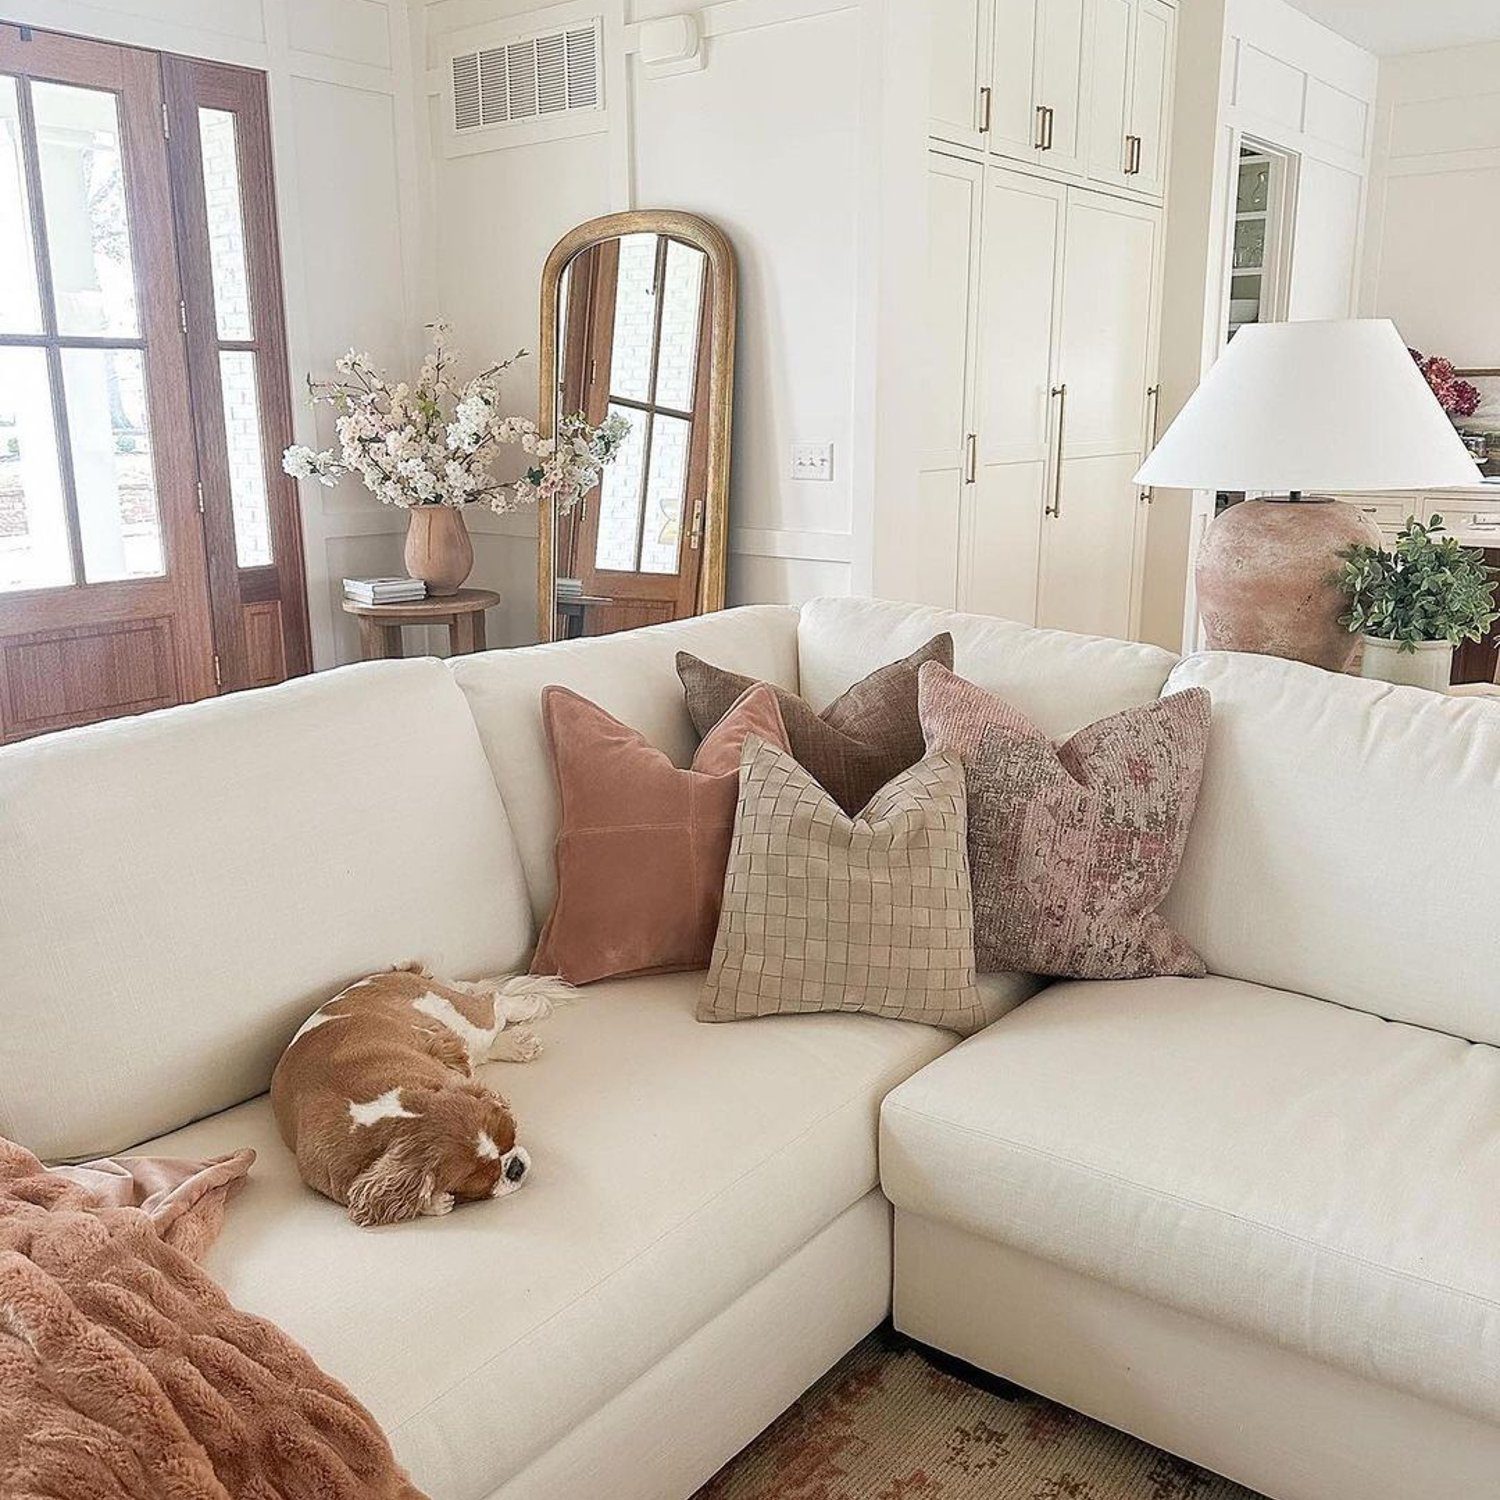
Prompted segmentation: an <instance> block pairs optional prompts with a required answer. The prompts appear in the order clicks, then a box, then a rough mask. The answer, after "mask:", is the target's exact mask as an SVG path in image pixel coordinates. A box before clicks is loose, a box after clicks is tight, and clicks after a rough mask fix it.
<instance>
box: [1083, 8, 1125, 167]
mask: <svg viewBox="0 0 1500 1500" xmlns="http://www.w3.org/2000/svg"><path fill="white" fill-rule="evenodd" d="M1133 9H1134V0H1089V16H1088V21H1089V47H1088V54H1089V89H1088V99H1089V105H1088V108H1089V114H1088V131H1087V135H1086V140H1085V153H1086V164H1087V168H1088V175H1089V176H1090V177H1092V178H1093V179H1094V180H1095V181H1096V182H1108V183H1113V184H1114V185H1116V186H1118V187H1123V186H1125V185H1126V183H1127V182H1133V181H1134V178H1133V177H1127V176H1126V168H1127V166H1129V165H1130V163H1129V161H1128V159H1127V147H1126V141H1125V137H1126V136H1127V135H1128V134H1129V132H1130V129H1131V125H1130V43H1131V22H1132V11H1133Z"/></svg>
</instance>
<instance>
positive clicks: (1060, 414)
mask: <svg viewBox="0 0 1500 1500" xmlns="http://www.w3.org/2000/svg"><path fill="white" fill-rule="evenodd" d="M1051 394H1052V395H1053V396H1055V397H1056V398H1057V454H1056V458H1055V461H1054V462H1053V465H1052V503H1051V504H1050V505H1046V506H1043V507H1042V514H1043V515H1047V516H1052V517H1053V518H1056V517H1058V516H1060V515H1062V466H1063V421H1064V420H1065V419H1066V417H1067V414H1068V386H1067V382H1066V381H1064V382H1063V383H1062V384H1061V385H1055V386H1053V387H1052V391H1051Z"/></svg>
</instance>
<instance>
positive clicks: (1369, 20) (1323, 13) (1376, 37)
mask: <svg viewBox="0 0 1500 1500" xmlns="http://www.w3.org/2000/svg"><path fill="white" fill-rule="evenodd" d="M1291 4H1292V5H1294V6H1295V7H1296V8H1297V9H1298V10H1300V11H1301V12H1302V13H1303V14H1304V15H1308V16H1311V17H1312V18H1313V20H1315V21H1321V22H1322V23H1323V24H1324V25H1325V26H1327V27H1328V28H1330V30H1333V31H1336V32H1338V34H1339V35H1340V36H1344V37H1348V39H1349V40H1350V41H1351V42H1357V43H1358V44H1359V45H1360V46H1361V47H1367V48H1368V49H1369V50H1370V51H1371V52H1379V53H1382V54H1389V53H1393V52H1429V51H1432V50H1433V49H1434V48H1438V47H1462V46H1464V45H1466V44H1467V43H1470V42H1495V41H1500V4H1497V3H1496V0H1291Z"/></svg>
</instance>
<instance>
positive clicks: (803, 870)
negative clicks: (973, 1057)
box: [698, 736, 985, 1036]
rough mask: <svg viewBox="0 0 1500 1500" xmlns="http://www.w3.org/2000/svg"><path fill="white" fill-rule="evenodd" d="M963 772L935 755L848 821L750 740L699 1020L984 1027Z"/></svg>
mask: <svg viewBox="0 0 1500 1500" xmlns="http://www.w3.org/2000/svg"><path fill="white" fill-rule="evenodd" d="M964 807H965V798H964V771H963V765H962V764H961V762H960V761H959V758H958V757H957V756H956V755H934V756H929V757H928V758H927V759H926V760H920V761H918V762H917V764H916V765H914V766H911V767H909V768H908V769H906V770H905V771H902V772H901V773H900V774H899V775H897V776H896V777H894V778H893V779H892V780H891V781H889V782H888V783H887V784H886V785H885V786H883V787H882V788H881V789H880V790H879V791H878V792H876V793H875V795H874V796H873V797H872V798H870V802H869V805H868V806H867V807H866V808H865V810H864V812H863V813H862V814H861V815H860V816H859V817H857V818H850V817H847V816H845V814H844V813H843V812H841V811H840V810H839V806H838V803H837V802H835V801H834V799H833V797H832V796H831V795H830V794H829V793H828V792H826V791H824V790H823V788H822V787H821V786H819V785H818V783H817V782H816V781H814V780H813V778H812V776H811V774H810V773H809V772H808V771H807V770H806V769H805V768H804V767H803V766H801V765H799V764H798V763H797V761H795V760H793V758H792V757H791V756H790V755H789V754H787V753H786V752H785V751H784V750H780V749H778V748H777V747H776V746H774V745H768V744H766V742H765V741H764V740H761V739H759V738H756V737H754V736H752V737H751V738H749V739H747V740H746V741H745V747H744V750H743V752H742V756H741V761H740V800H739V810H738V812H737V813H736V815H735V820H734V840H733V843H732V845H731V847H730V850H729V862H728V867H727V870H726V873H725V877H724V904H723V911H722V913H721V914H720V918H719V931H718V936H717V937H716V938H715V940H714V949H713V963H712V964H711V965H710V967H709V971H708V978H707V979H706V980H705V981H704V984H703V998H702V999H701V1000H700V1001H699V1002H698V1019H699V1020H700V1021H743V1020H748V1019H750V1018H751V1017H754V1016H770V1015H793V1014H797V1013H799V1012H805V1011H820V1010H857V1011H863V1012H864V1013H865V1014H867V1015H874V1016H894V1017H896V1018H898V1019H905V1020H910V1021H923V1022H926V1023H928V1024H930V1025H933V1026H942V1027H945V1028H947V1029H948V1030H950V1031H956V1032H958V1033H959V1034H960V1035H962V1036H967V1035H968V1034H969V1033H970V1032H972V1031H977V1030H978V1029H979V1027H980V1026H982V1025H983V1024H984V1019H985V1017H984V1010H983V1008H982V1006H981V1005H980V1001H979V992H978V990H977V989H976V988H975V984H974V909H973V902H972V900H971V899H970V895H969V860H968V851H967V847H966V839H965V836H964V833H965V830H964Z"/></svg>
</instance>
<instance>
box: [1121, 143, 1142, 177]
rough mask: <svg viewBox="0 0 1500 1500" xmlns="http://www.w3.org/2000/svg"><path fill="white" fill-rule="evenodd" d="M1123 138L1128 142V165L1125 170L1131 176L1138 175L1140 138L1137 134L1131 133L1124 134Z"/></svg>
mask: <svg viewBox="0 0 1500 1500" xmlns="http://www.w3.org/2000/svg"><path fill="white" fill-rule="evenodd" d="M1125 139H1126V140H1127V141H1128V142H1129V143H1130V165H1129V166H1128V167H1126V169H1125V170H1126V171H1127V172H1129V173H1130V175H1131V176H1132V177H1139V176H1140V174H1141V138H1140V136H1138V135H1131V136H1126V138H1125Z"/></svg>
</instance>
